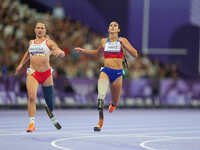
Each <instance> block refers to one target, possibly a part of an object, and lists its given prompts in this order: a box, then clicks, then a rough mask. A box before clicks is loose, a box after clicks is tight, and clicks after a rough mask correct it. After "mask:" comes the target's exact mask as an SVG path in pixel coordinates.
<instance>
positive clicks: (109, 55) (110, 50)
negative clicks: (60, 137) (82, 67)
mask: <svg viewBox="0 0 200 150" xmlns="http://www.w3.org/2000/svg"><path fill="white" fill-rule="evenodd" d="M119 32H120V28H119V24H118V23H117V22H115V21H114V22H111V23H110V25H109V28H108V33H109V36H108V37H107V38H103V39H102V40H101V43H100V46H99V47H98V48H97V49H96V50H86V49H83V48H79V47H78V48H75V50H76V52H78V53H85V54H91V55H95V54H98V52H100V51H101V50H103V53H104V67H103V69H101V73H100V76H99V79H98V110H99V123H98V126H96V127H94V130H95V131H100V130H101V128H102V126H103V108H104V99H105V96H106V93H107V89H108V86H109V83H110V90H111V97H112V103H111V104H110V105H109V112H110V113H111V112H113V110H114V109H115V108H116V106H117V105H118V104H119V100H120V95H121V90H122V75H123V65H122V62H123V57H124V50H128V52H130V54H131V55H132V56H134V57H137V56H138V53H137V50H136V49H135V48H134V47H133V46H132V45H131V44H130V43H129V41H128V40H127V39H126V38H124V37H119V36H118V33H119Z"/></svg>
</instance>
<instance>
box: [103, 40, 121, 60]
mask: <svg viewBox="0 0 200 150" xmlns="http://www.w3.org/2000/svg"><path fill="white" fill-rule="evenodd" d="M123 57H124V52H123V49H122V44H121V42H120V41H119V39H118V40H117V41H115V42H110V40H109V39H107V41H106V43H105V48H104V58H123Z"/></svg>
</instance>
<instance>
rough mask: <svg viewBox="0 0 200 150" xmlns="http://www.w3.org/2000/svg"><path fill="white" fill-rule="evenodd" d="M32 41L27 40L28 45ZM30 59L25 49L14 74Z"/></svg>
mask: <svg viewBox="0 0 200 150" xmlns="http://www.w3.org/2000/svg"><path fill="white" fill-rule="evenodd" d="M31 42H32V41H30V42H29V45H30V44H31ZM29 59H30V55H29V51H26V52H25V54H24V56H23V58H22V60H21V61H20V63H19V65H18V66H17V68H16V71H15V74H16V75H17V74H18V73H19V72H20V71H21V69H22V68H23V66H24V65H25V64H26V63H27V61H28V60H29Z"/></svg>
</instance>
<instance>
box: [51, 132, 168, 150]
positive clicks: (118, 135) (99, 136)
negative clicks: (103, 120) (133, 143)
mask: <svg viewBox="0 0 200 150" xmlns="http://www.w3.org/2000/svg"><path fill="white" fill-rule="evenodd" d="M122 136H125V137H127V136H134V137H140V138H141V137H143V138H144V137H148V138H149V137H150V138H163V137H168V136H150V135H144V134H115V135H110V134H108V135H91V136H79V137H71V138H61V139H57V140H54V141H52V142H51V145H52V146H53V147H55V148H57V149H61V150H72V149H71V148H68V147H64V146H60V145H58V144H57V143H58V142H63V141H70V140H80V139H87V138H102V137H122Z"/></svg>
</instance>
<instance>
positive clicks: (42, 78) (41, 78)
mask: <svg viewBox="0 0 200 150" xmlns="http://www.w3.org/2000/svg"><path fill="white" fill-rule="evenodd" d="M31 75H32V76H33V77H34V78H35V79H36V80H37V81H38V82H39V83H43V82H44V81H46V79H47V78H48V77H50V76H51V75H52V73H51V68H50V69H48V70H47V71H45V72H37V71H35V72H34V73H32V74H31Z"/></svg>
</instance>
